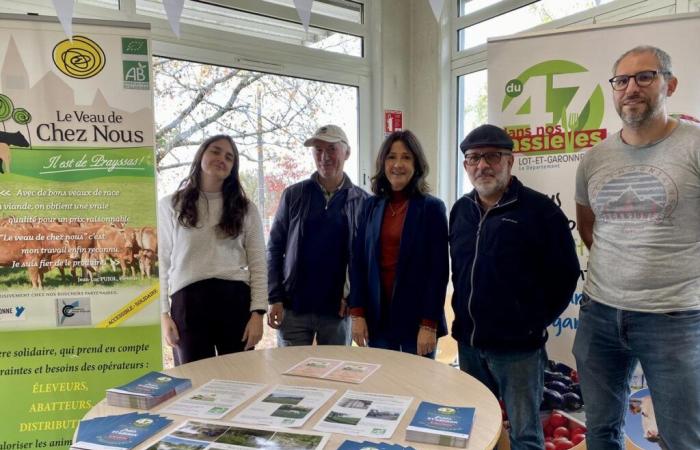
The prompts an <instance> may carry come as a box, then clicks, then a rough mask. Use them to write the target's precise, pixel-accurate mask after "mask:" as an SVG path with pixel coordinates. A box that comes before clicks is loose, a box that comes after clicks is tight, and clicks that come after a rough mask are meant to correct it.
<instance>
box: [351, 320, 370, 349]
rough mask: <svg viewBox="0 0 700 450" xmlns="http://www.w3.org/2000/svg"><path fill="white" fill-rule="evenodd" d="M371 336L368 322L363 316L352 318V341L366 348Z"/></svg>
mask: <svg viewBox="0 0 700 450" xmlns="http://www.w3.org/2000/svg"><path fill="white" fill-rule="evenodd" d="M368 339H369V335H368V333H367V321H366V320H365V318H364V317H361V316H352V340H353V341H355V343H356V344H357V345H358V346H359V347H366V346H367V340H368Z"/></svg>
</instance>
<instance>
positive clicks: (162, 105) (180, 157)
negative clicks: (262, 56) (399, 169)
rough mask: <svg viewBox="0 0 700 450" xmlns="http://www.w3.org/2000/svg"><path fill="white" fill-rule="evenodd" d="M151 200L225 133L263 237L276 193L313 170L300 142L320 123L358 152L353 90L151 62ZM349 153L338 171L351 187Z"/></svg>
mask: <svg viewBox="0 0 700 450" xmlns="http://www.w3.org/2000/svg"><path fill="white" fill-rule="evenodd" d="M153 66H154V80H155V111H156V141H157V148H156V150H157V162H158V195H159V197H162V196H164V195H166V194H168V193H171V192H173V191H174V190H175V189H176V188H177V186H178V185H179V183H180V181H181V180H182V179H183V178H184V177H185V176H186V175H187V172H188V169H189V165H190V163H191V161H192V157H193V156H194V153H195V151H196V150H197V147H198V146H199V143H200V142H202V140H204V139H205V138H206V137H208V136H211V135H214V134H219V133H226V134H230V135H231V136H232V137H233V140H234V142H236V144H237V146H238V150H239V152H240V154H241V158H240V174H241V181H242V183H243V186H244V188H245V190H246V193H247V194H248V197H249V198H250V199H251V200H252V201H253V202H254V203H255V204H256V205H257V206H258V209H259V210H260V212H261V215H262V217H263V223H264V225H265V228H266V231H269V227H270V225H271V224H272V219H273V218H274V215H275V212H276V210H277V204H278V202H279V198H280V194H281V193H282V190H283V189H284V188H285V187H286V186H288V185H290V184H292V183H295V182H297V181H300V180H302V179H305V178H308V177H309V175H311V173H313V171H314V170H315V166H314V163H313V159H312V157H311V152H310V151H309V150H308V149H307V148H305V147H304V146H303V142H304V141H305V140H306V139H307V138H308V137H309V136H311V135H312V134H313V132H314V130H315V129H316V128H317V127H318V126H320V125H323V124H326V123H335V124H338V125H340V126H341V127H342V128H343V129H344V130H345V132H346V133H347V134H348V139H349V140H350V146H351V148H352V149H353V150H356V149H357V148H358V144H357V143H358V140H357V137H358V109H357V108H358V89H357V88H356V87H354V86H344V85H338V84H333V83H325V82H321V81H310V80H305V79H301V78H292V77H283V76H279V75H271V74H265V73H261V72H251V71H248V70H239V69H233V68H228V67H220V66H213V65H207V64H199V63H194V62H189V61H180V60H174V59H166V58H159V57H156V58H154V64H153ZM357 154H358V152H357V151H352V152H351V153H350V155H351V156H350V160H349V161H347V162H346V164H345V171H346V172H347V173H348V175H349V176H350V177H351V178H352V179H353V181H355V182H357V178H358V162H357V161H358V158H357Z"/></svg>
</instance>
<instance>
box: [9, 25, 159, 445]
mask: <svg viewBox="0 0 700 450" xmlns="http://www.w3.org/2000/svg"><path fill="white" fill-rule="evenodd" d="M73 33H74V35H73V36H72V39H68V38H67V36H66V35H65V33H64V31H63V29H62V28H61V26H60V25H59V24H58V22H57V21H56V20H55V19H50V18H44V19H38V18H31V17H24V16H22V17H19V16H7V15H0V399H2V408H0V449H1V450H8V449H33V448H67V447H68V446H69V445H70V442H71V437H72V435H73V432H74V430H75V428H76V426H77V423H78V421H79V420H80V418H81V417H82V416H83V415H84V414H85V413H86V412H87V410H89V409H90V408H91V407H92V406H93V405H95V403H97V402H98V401H99V400H101V399H102V398H104V395H105V389H106V388H109V387H112V386H114V385H117V384H121V383H124V382H126V381H128V380H130V379H133V378H136V377H137V376H139V375H141V374H143V373H145V372H147V371H150V370H154V369H155V370H157V369H160V368H161V364H162V362H161V338H160V327H159V310H158V301H157V299H158V264H157V256H158V249H157V238H156V212H155V211H156V190H155V170H154V153H153V108H152V93H151V83H152V80H151V79H150V73H151V70H150V69H151V68H150V64H151V62H150V61H151V60H150V42H149V40H148V36H149V31H148V29H147V28H145V27H142V26H136V25H133V26H132V25H130V24H125V23H112V22H98V21H84V22H80V21H74V24H73Z"/></svg>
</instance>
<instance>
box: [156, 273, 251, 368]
mask: <svg viewBox="0 0 700 450" xmlns="http://www.w3.org/2000/svg"><path fill="white" fill-rule="evenodd" d="M170 298H171V299H172V305H171V307H170V315H171V316H172V318H173V321H174V322H175V325H177V331H178V333H179V334H180V342H179V343H178V345H177V347H175V348H174V349H173V350H174V351H173V356H174V359H175V365H176V366H179V365H180V364H186V363H189V362H192V361H198V360H200V359H204V358H210V357H212V356H216V355H225V354H227V353H235V352H240V351H243V349H244V347H245V342H241V338H242V337H243V332H244V331H245V327H246V325H247V324H248V320H249V319H250V287H249V286H248V285H247V284H245V283H243V282H242V281H228V280H219V279H216V278H211V279H208V280H202V281H197V282H195V283H192V284H190V285H188V286H185V287H184V288H182V289H180V290H179V291H177V292H175V293H174V294H173V295H171V296H170Z"/></svg>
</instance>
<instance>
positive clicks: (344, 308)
mask: <svg viewBox="0 0 700 450" xmlns="http://www.w3.org/2000/svg"><path fill="white" fill-rule="evenodd" d="M349 312H350V308H349V307H348V301H347V300H345V299H344V298H341V299H340V309H339V310H338V316H339V317H347V315H348V313H349Z"/></svg>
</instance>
